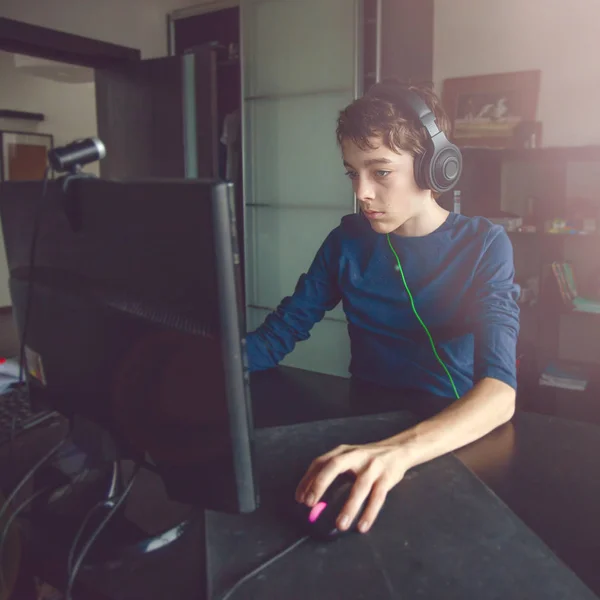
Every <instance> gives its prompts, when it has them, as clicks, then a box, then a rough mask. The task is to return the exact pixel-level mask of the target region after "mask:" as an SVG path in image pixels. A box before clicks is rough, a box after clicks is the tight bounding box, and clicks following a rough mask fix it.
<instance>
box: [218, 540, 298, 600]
mask: <svg viewBox="0 0 600 600" xmlns="http://www.w3.org/2000/svg"><path fill="white" fill-rule="evenodd" d="M308 537H309V536H307V535H306V536H304V537H302V538H300V539H299V540H296V541H295V542H294V543H293V544H291V545H290V546H288V547H287V548H285V549H284V550H282V551H281V552H279V554H276V555H275V556H273V557H272V558H270V559H269V560H268V561H267V562H264V563H263V564H262V565H260V566H258V567H257V568H256V569H254V570H253V571H250V573H247V574H246V575H244V576H243V577H242V578H241V579H240V580H239V581H237V582H236V583H235V584H234V585H233V587H231V588H229V590H228V591H227V592H226V593H225V595H224V596H221V600H229V599H230V598H231V597H232V596H233V594H235V592H236V591H237V590H238V589H239V588H240V587H241V586H242V585H243V584H244V583H246V581H248V580H249V579H252V578H253V577H254V576H255V575H258V574H259V573H260V572H261V571H264V569H266V568H267V567H268V566H270V565H272V564H273V563H274V562H276V561H278V560H279V559H280V558H283V557H284V556H285V555H286V554H289V553H290V552H291V551H292V550H294V549H295V548H297V547H298V546H300V544H303V543H304V542H305V541H306V540H307V539H308Z"/></svg>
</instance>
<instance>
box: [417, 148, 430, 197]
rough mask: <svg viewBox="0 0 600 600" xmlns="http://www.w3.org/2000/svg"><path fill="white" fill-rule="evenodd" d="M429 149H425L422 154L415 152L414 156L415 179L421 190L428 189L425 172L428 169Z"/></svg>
mask: <svg viewBox="0 0 600 600" xmlns="http://www.w3.org/2000/svg"><path fill="white" fill-rule="evenodd" d="M428 155H429V150H425V152H423V154H417V156H415V161H414V162H415V165H414V172H415V181H416V182H417V185H418V186H419V188H420V189H422V190H427V189H430V188H429V185H428V181H427V172H428V170H429V157H428Z"/></svg>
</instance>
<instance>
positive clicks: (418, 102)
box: [367, 81, 462, 194]
mask: <svg viewBox="0 0 600 600" xmlns="http://www.w3.org/2000/svg"><path fill="white" fill-rule="evenodd" d="M367 95H369V96H373V97H375V98H381V99H382V100H387V101H388V102H392V104H395V105H397V106H400V107H402V108H403V109H405V110H406V111H408V112H409V113H410V115H411V116H412V117H413V118H414V119H415V120H418V121H419V122H420V123H421V125H422V126H423V128H424V129H425V131H426V132H427V146H426V148H425V152H424V153H423V154H420V155H418V156H415V181H416V182H417V185H418V186H419V187H420V188H421V189H429V190H432V191H433V192H436V193H438V194H442V193H444V192H448V191H450V190H451V189H452V188H453V187H454V186H455V185H456V184H457V182H458V179H459V178H460V174H461V172H462V155H461V153H460V150H459V149H458V147H457V146H455V145H454V144H453V143H452V142H450V141H449V140H448V138H447V137H446V135H445V134H444V132H443V131H442V130H441V129H440V128H439V127H438V125H437V123H436V121H435V115H434V114H433V112H432V111H431V109H430V108H429V106H427V104H426V103H425V101H424V100H423V99H422V98H421V96H419V94H417V93H416V92H413V91H412V90H410V89H408V88H407V87H405V86H404V85H402V84H400V83H398V82H394V81H384V82H382V83H376V84H375V85H374V86H373V87H372V88H371V89H370V90H369V91H368V92H367Z"/></svg>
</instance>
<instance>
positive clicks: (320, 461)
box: [247, 82, 519, 532]
mask: <svg viewBox="0 0 600 600" xmlns="http://www.w3.org/2000/svg"><path fill="white" fill-rule="evenodd" d="M415 94H416V96H415ZM423 102H424V104H423ZM433 118H435V122H433ZM448 130H449V127H448V119H447V117H446V115H445V114H444V112H443V110H442V108H441V106H440V103H439V101H438V99H437V98H436V96H435V95H434V93H433V92H432V91H431V90H429V89H427V88H422V87H414V86H410V87H408V86H403V85H401V84H399V83H393V82H384V83H380V84H376V85H375V86H374V87H373V88H371V90H369V92H368V93H367V94H366V95H365V96H363V97H362V98H360V99H358V100H356V101H354V102H353V103H352V104H350V105H349V106H348V107H347V108H346V109H345V110H343V111H342V112H341V113H340V116H339V119H338V126H337V138H338V142H339V145H340V147H341V150H342V157H343V162H344V166H345V168H346V170H347V176H348V177H349V178H350V180H351V182H352V186H353V189H354V192H355V194H356V197H357V200H358V203H359V207H360V214H355V215H348V216H346V217H344V218H343V219H342V222H341V224H340V225H339V226H338V227H337V228H336V229H334V230H333V231H332V232H331V233H330V234H329V236H328V237H327V239H326V240H325V242H324V243H323V245H322V246H321V248H320V250H319V252H318V253H317V256H316V257H315V259H314V261H313V263H312V265H311V267H310V269H309V270H308V273H306V274H305V275H302V277H301V278H300V280H299V281H298V284H297V286H296V290H295V292H294V294H293V296H292V297H290V298H286V299H284V300H283V301H282V303H281V304H280V306H279V308H278V309H277V311H276V312H274V313H272V314H271V315H269V316H268V317H267V319H266V320H265V322H264V324H263V325H261V326H260V327H259V328H258V329H257V330H256V331H254V332H253V333H251V334H250V335H249V336H248V339H247V349H248V359H249V364H250V370H251V371H256V370H261V369H267V368H271V367H274V366H275V365H276V364H278V363H279V361H280V360H281V359H282V358H283V357H284V356H285V355H286V354H287V353H289V352H291V351H292V350H293V348H294V345H295V343H296V342H297V341H300V340H304V339H307V338H308V336H309V331H310V329H311V328H312V326H313V325H314V324H315V323H316V322H318V321H320V320H321V319H322V318H323V316H324V314H325V312H326V311H328V310H331V309H332V308H334V307H335V306H336V305H337V304H338V303H339V302H340V300H341V301H342V302H343V307H344V312H345V314H346V317H347V320H348V331H349V334H350V341H351V355H352V359H351V364H350V373H351V375H352V377H353V379H354V380H357V381H359V382H367V383H372V384H378V385H381V386H385V388H388V389H392V390H398V398H399V399H400V397H401V395H402V394H401V392H402V391H406V390H409V389H412V390H417V391H418V392H421V393H423V394H424V395H425V394H426V395H430V396H431V395H434V396H437V397H440V398H445V399H446V402H445V406H446V407H445V408H444V409H443V410H441V411H440V412H438V413H437V414H434V415H433V416H431V417H430V418H427V419H425V420H424V421H422V422H420V423H419V424H418V425H416V426H415V427H413V428H411V429H408V430H406V431H403V432H402V433H400V434H398V435H396V436H394V437H392V438H389V439H385V440H382V441H380V442H377V443H373V444H368V445H362V446H341V447H338V448H336V449H334V450H332V451H331V452H329V453H327V454H325V455H323V456H321V457H319V458H317V459H316V460H315V461H314V462H313V463H312V465H311V466H310V468H309V469H308V471H307V473H306V474H305V476H304V477H303V479H302V481H301V482H300V483H299V485H298V488H297V490H296V499H297V500H298V501H299V502H303V503H305V504H307V505H308V506H314V505H315V504H316V503H317V502H318V501H319V499H320V498H321V496H322V495H323V493H324V492H325V490H326V489H327V487H328V486H329V485H330V484H331V483H332V481H333V480H334V479H335V478H336V476H337V475H339V474H340V473H342V472H344V471H352V472H354V474H355V475H356V481H355V484H354V487H353V490H352V494H351V496H350V498H349V499H348V502H347V503H346V506H345V507H344V508H343V509H342V511H341V513H340V515H339V517H338V521H337V525H338V527H339V528H340V529H342V530H343V529H346V528H347V526H348V524H349V523H351V522H352V521H353V519H354V517H355V515H356V514H357V512H358V510H359V508H360V506H361V504H362V503H363V501H364V500H365V499H366V498H368V503H367V505H366V508H365V511H364V513H363V516H362V518H361V521H360V522H359V525H358V528H359V530H360V531H362V532H365V531H367V530H368V529H369V528H370V526H371V525H372V524H373V522H374V521H375V519H376V517H377V515H378V513H379V511H380V509H381V507H382V505H383V502H384V501H385V497H386V494H387V492H388V491H389V490H390V489H391V488H392V487H393V486H395V485H396V484H397V483H398V482H399V481H400V480H401V479H402V478H403V477H404V474H405V473H406V471H407V470H408V469H410V468H412V467H414V466H416V465H419V464H421V463H423V462H426V461H428V460H432V459H433V458H436V457H438V456H441V455H442V454H445V453H447V452H451V451H453V450H455V449H457V448H459V447H461V446H464V445H466V444H469V443H471V442H473V441H475V440H477V439H479V438H481V437H483V436H484V435H486V434H487V433H489V432H490V431H492V430H493V429H495V428H496V427H498V426H499V425H501V424H503V423H505V422H507V421H508V420H510V418H511V417H512V415H513V413H514V409H515V389H516V373H515V371H516V364H515V353H516V341H517V336H518V331H519V309H518V305H517V302H516V300H517V295H518V287H517V286H516V285H515V284H514V281H513V279H514V265H513V256H512V246H511V243H510V241H509V239H508V236H507V235H506V233H505V232H504V230H503V229H502V228H501V227H499V226H495V225H493V224H492V223H490V222H489V221H488V220H486V219H484V218H480V217H477V218H467V217H464V216H461V215H458V214H455V213H449V212H448V211H447V210H445V209H443V208H442V207H441V206H439V205H438V203H437V202H436V199H437V197H438V195H439V194H438V192H439V191H442V190H446V189H451V188H452V187H453V185H454V184H455V183H456V180H457V179H458V176H459V174H460V153H459V151H458V149H457V148H456V147H455V146H453V145H452V144H450V143H449V142H448V140H447V139H446V138H445V137H444V133H446V132H448ZM440 131H441V132H443V133H440ZM432 154H435V155H436V158H435V160H434V161H433V162H432V161H431V156H432ZM399 408H400V407H399Z"/></svg>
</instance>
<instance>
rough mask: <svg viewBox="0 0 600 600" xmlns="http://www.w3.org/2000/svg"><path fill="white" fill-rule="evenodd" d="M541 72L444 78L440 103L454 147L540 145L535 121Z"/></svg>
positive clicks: (539, 135)
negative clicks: (450, 124) (448, 125)
mask: <svg viewBox="0 0 600 600" xmlns="http://www.w3.org/2000/svg"><path fill="white" fill-rule="evenodd" d="M540 79H541V71H517V72H514V73H498V74H490V75H476V76H473V77H457V78H454V79H446V80H445V81H444V86H443V90H442V104H443V106H444V108H445V110H446V111H447V113H448V116H449V117H450V120H451V123H452V140H453V141H454V143H455V144H456V145H457V146H463V147H465V146H480V147H491V148H515V147H523V146H524V145H526V144H531V143H532V142H531V141H530V140H529V141H528V140H525V139H524V137H527V136H529V138H535V140H534V142H533V143H534V144H535V145H541V123H539V122H538V121H536V113H537V104H538V97H539V91H540Z"/></svg>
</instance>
